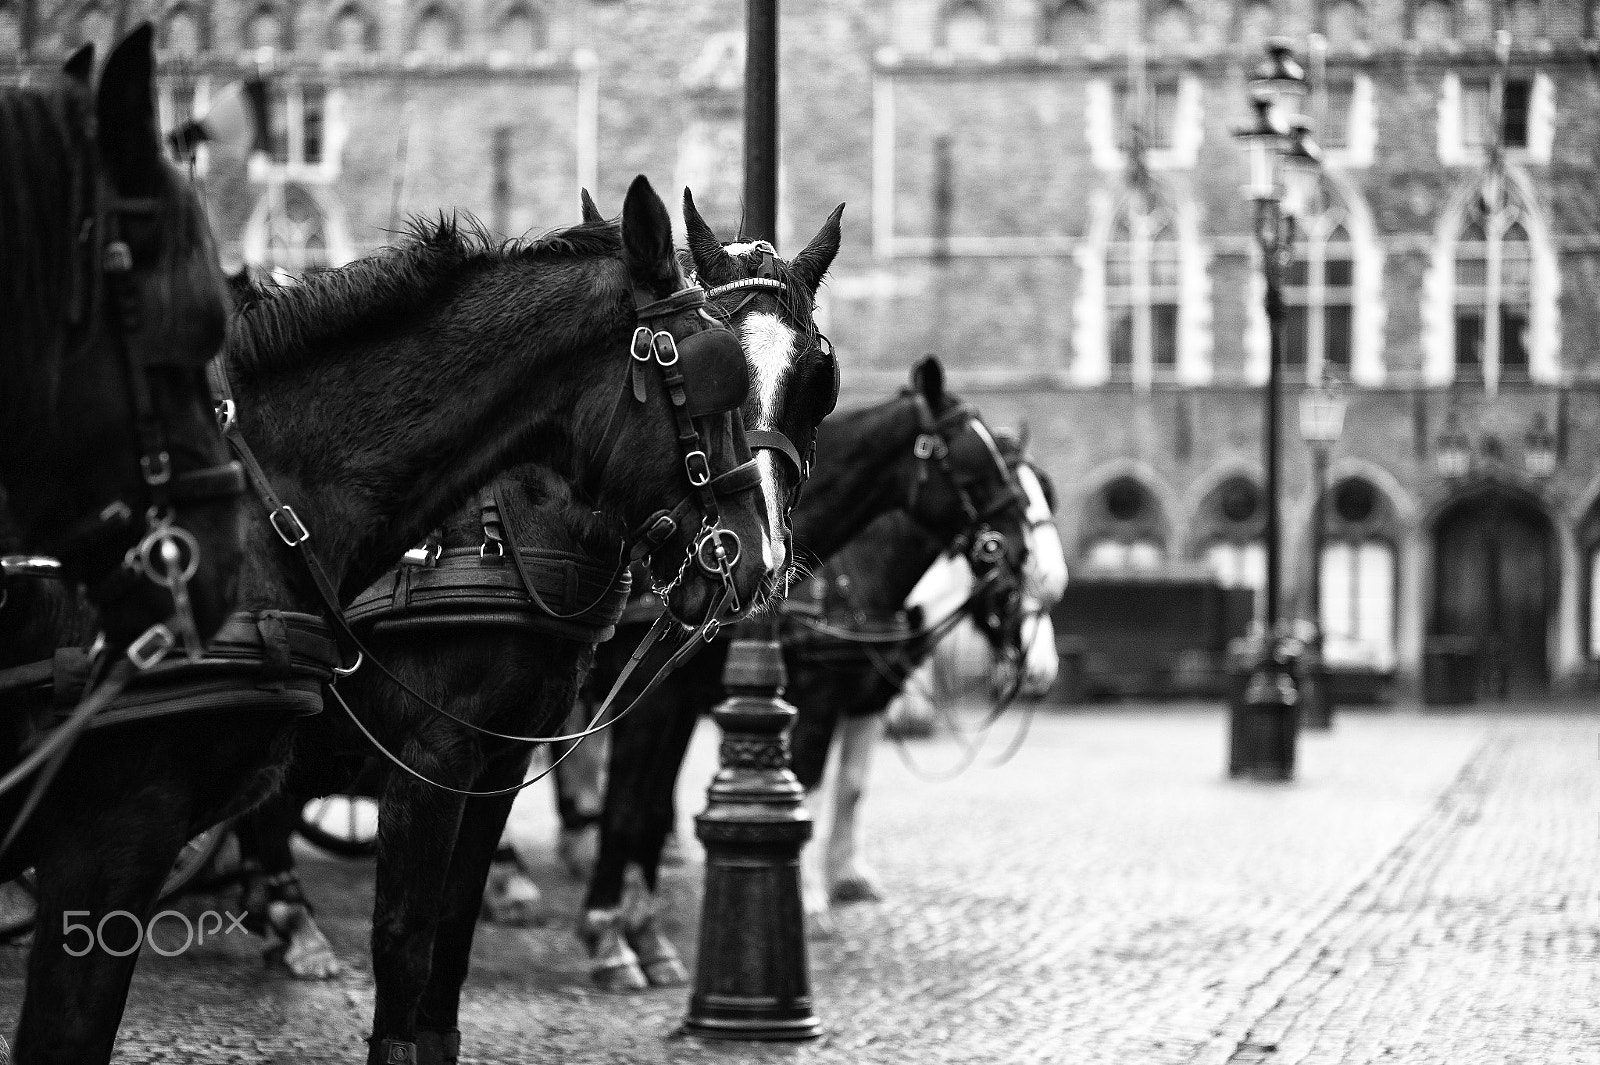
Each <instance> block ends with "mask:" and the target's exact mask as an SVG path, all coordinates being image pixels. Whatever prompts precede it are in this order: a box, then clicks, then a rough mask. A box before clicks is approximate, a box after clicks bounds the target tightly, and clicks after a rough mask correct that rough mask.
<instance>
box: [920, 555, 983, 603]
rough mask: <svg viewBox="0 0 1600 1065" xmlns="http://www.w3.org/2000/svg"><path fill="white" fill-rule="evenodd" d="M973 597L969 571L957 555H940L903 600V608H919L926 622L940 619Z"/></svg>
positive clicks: (969, 568) (970, 569)
mask: <svg viewBox="0 0 1600 1065" xmlns="http://www.w3.org/2000/svg"><path fill="white" fill-rule="evenodd" d="M971 595H972V567H971V566H969V565H967V560H966V559H965V558H962V557H961V556H960V555H954V556H952V555H940V556H939V558H938V559H937V560H936V561H935V562H934V564H933V565H931V566H929V567H928V572H926V573H924V574H923V575H922V579H921V580H920V581H918V582H917V586H916V587H915V588H913V589H911V594H910V595H908V596H907V597H906V606H908V607H913V606H919V607H921V608H922V615H923V617H925V618H942V617H944V616H945V615H947V614H949V613H951V612H952V611H955V610H958V609H959V608H960V607H961V604H962V603H965V602H966V601H967V598H968V597H969V596H971Z"/></svg>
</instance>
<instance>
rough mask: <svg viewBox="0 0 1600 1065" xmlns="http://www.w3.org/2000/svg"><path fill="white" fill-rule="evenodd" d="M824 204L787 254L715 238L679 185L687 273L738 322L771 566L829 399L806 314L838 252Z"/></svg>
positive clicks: (835, 391) (785, 542) (829, 364)
mask: <svg viewBox="0 0 1600 1065" xmlns="http://www.w3.org/2000/svg"><path fill="white" fill-rule="evenodd" d="M843 214H844V204H842V203H841V204H840V205H839V206H838V207H836V208H834V210H833V213H832V214H830V215H829V216H828V219H827V221H825V222H824V223H823V224H822V228H821V229H819V230H818V231H817V235H816V236H814V237H813V238H812V239H811V242H810V243H809V244H807V245H806V246H805V248H804V249H803V250H802V251H801V252H800V253H799V254H798V255H796V256H795V257H794V258H793V259H790V260H784V259H781V258H779V257H778V254H777V251H776V250H775V249H774V248H773V246H772V245H771V244H769V243H767V242H765V241H738V242H734V243H729V244H724V243H723V242H721V241H720V240H718V239H717V236H716V234H715V233H713V232H712V230H711V227H710V226H709V225H707V224H706V221H705V219H704V218H702V217H701V216H700V212H699V211H698V210H697V209H696V208H695V204H694V196H693V195H692V194H691V193H690V192H689V190H688V189H685V190H684V192H683V218H684V226H685V228H686V229H687V231H688V244H689V255H690V259H691V262H692V263H693V266H694V272H695V276H696V277H697V278H698V280H699V281H700V284H701V285H703V286H704V287H705V288H706V290H707V292H708V293H709V294H710V295H711V297H712V298H713V299H715V300H716V302H717V305H718V307H719V309H721V310H722V311H723V312H724V313H725V314H726V315H727V316H728V319H729V321H730V322H731V323H732V324H733V327H734V328H735V329H736V330H738V332H739V338H740V340H741V342H742V343H743V345H744V350H745V355H746V357H747V359H748V360H749V363H750V395H749V397H748V398H747V399H746V400H745V404H744V425H745V432H746V436H747V438H748V439H749V441H750V446H751V448H752V449H753V450H754V451H755V453H756V463H757V466H758V468H759V470H760V473H761V487H762V492H763V494H764V495H765V497H766V502H767V527H768V529H769V531H770V533H771V536H772V547H771V550H772V554H773V556H774V558H775V559H776V563H777V566H778V569H779V570H780V571H781V572H784V573H787V568H788V562H789V561H790V560H791V559H792V557H793V550H792V544H791V543H790V539H791V521H790V512H791V511H792V510H793V508H794V504H795V501H796V500H797V499H798V498H799V495H800V489H801V487H802V485H804V483H805V481H806V478H807V477H809V476H810V473H811V463H812V461H813V457H814V455H815V451H816V439H817V425H818V424H819V423H820V422H821V421H822V419H823V418H825V417H826V416H827V415H828V414H829V413H830V412H832V410H833V408H834V405H835V403H837V402H838V399H839V363H838V360H837V359H835V357H834V353H833V345H832V344H830V343H829V342H828V338H827V337H826V336H824V335H823V334H822V331H821V330H819V329H818V328H817V324H816V320H815V318H814V317H813V315H814V312H815V308H816V297H817V289H818V288H819V287H821V285H822V279H823V277H824V276H825V275H826V274H827V272H828V267H829V266H831V265H832V264H833V260H834V257H835V256H836V255H837V254H838V252H839V220H840V218H841V217H842V216H843Z"/></svg>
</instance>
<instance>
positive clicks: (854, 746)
mask: <svg viewBox="0 0 1600 1065" xmlns="http://www.w3.org/2000/svg"><path fill="white" fill-rule="evenodd" d="M998 442H999V443H1000V447H1001V452H1002V455H1003V457H1004V458H1005V460H1006V462H1007V464H1008V465H1010V466H1011V467H1012V468H1013V470H1014V471H1015V473H1016V476H1017V482H1018V485H1019V487H1020V488H1021V489H1022V492H1023V495H1024V497H1025V498H1026V500H1027V504H1028V505H1027V517H1028V522H1029V529H1028V555H1027V560H1026V562H1025V564H1024V567H1023V570H1022V572H1021V573H1020V574H1018V573H1016V572H1014V571H1011V570H1002V571H1001V572H1000V573H997V574H994V576H993V577H992V578H991V579H989V580H987V581H985V580H983V579H982V578H983V576H984V573H983V569H984V566H985V562H984V560H983V559H978V560H976V562H974V561H973V560H972V558H971V552H970V550H969V551H968V552H967V557H965V558H962V557H961V556H959V555H958V556H945V546H946V545H944V544H942V543H940V542H939V540H938V539H937V538H936V537H935V536H932V535H930V534H929V533H927V532H926V531H924V530H923V529H921V528H919V527H918V526H917V524H916V523H915V522H914V521H912V520H911V519H910V518H909V517H908V516H907V515H905V514H904V513H902V512H896V513H893V514H887V515H885V516H884V517H882V518H879V519H878V520H877V521H876V522H874V523H873V524H872V525H871V526H870V527H869V528H868V529H867V530H866V531H865V532H863V533H862V534H861V535H860V536H858V537H856V539H855V540H853V541H851V542H850V543H849V544H848V545H846V547H845V548H844V549H843V550H842V551H840V552H839V553H838V554H837V555H835V556H834V557H833V558H832V559H830V560H829V561H828V563H827V566H826V568H825V569H824V570H818V571H817V573H816V574H815V575H814V576H813V578H812V581H811V583H810V586H809V587H807V588H806V589H804V590H803V592H802V593H801V594H799V595H796V596H793V597H791V600H790V602H788V603H785V604H784V605H785V607H786V608H788V609H786V610H785V611H784V615H785V617H784V626H783V644H784V650H785V662H786V664H787V666H788V669H789V687H788V691H789V698H790V699H791V700H792V701H793V702H795V704H796V705H797V706H798V707H799V708H800V714H799V716H798V717H797V718H796V720H795V727H794V729H793V731H792V733H791V736H790V741H791V744H792V747H793V751H794V771H795V776H796V777H797V778H798V779H799V781H800V783H801V784H802V785H803V786H804V787H805V789H806V792H807V794H808V795H809V796H812V797H813V798H812V799H811V800H809V801H811V802H813V803H814V802H815V796H816V794H817V792H818V790H819V789H820V787H821V785H822V782H823V772H824V767H825V766H826V764H827V761H828V752H829V749H830V747H831V746H832V744H833V741H834V738H835V736H836V735H837V736H838V737H839V760H838V776H837V783H836V785H835V787H834V791H833V808H832V816H831V817H830V818H829V819H828V837H827V840H826V842H825V843H824V842H823V841H821V840H819V841H818V844H819V846H814V847H812V848H811V849H810V850H811V854H810V856H809V857H808V860H807V861H806V862H805V864H804V866H803V871H804V881H805V893H804V898H805V907H806V912H807V913H808V914H809V915H810V916H811V917H812V918H813V919H814V920H815V921H817V922H818V925H819V927H821V928H824V929H825V928H827V927H828V925H829V924H830V923H831V922H830V921H829V920H828V919H827V917H826V914H827V911H828V907H829V904H830V903H833V902H855V901H868V900H875V899H878V898H880V897H881V893H880V890H879V888H878V886H877V884H876V882H875V878H874V877H873V875H872V874H871V872H870V871H869V869H868V867H867V865H866V863H865V862H864V861H863V860H862V858H861V855H860V852H861V839H860V835H861V834H860V824H861V822H860V818H859V811H860V805H861V801H862V799H863V798H864V796H865V793H866V787H867V779H868V776H869V773H870V770H871V763H872V754H873V752H874V750H875V749H876V748H877V745H878V741H879V740H880V739H881V738H882V735H883V720H884V712H885V711H886V710H887V709H888V707H889V703H890V702H891V701H892V700H893V699H894V697H895V696H896V695H898V694H899V693H900V691H901V689H902V688H903V687H904V685H905V682H906V679H907V677H908V675H909V674H910V673H911V672H912V671H913V670H915V669H916V668H917V667H918V665H920V664H921V663H922V662H923V661H924V660H925V659H926V658H927V657H928V656H929V655H931V654H932V653H933V651H934V649H935V648H936V646H937V643H938V634H939V630H942V629H944V630H946V631H947V625H948V623H949V622H951V621H954V620H957V619H958V618H962V617H965V618H967V619H970V620H971V622H972V623H973V624H974V626H975V627H976V628H977V630H978V631H979V632H980V633H981V634H982V635H983V636H984V638H985V639H986V640H987V642H988V644H989V646H990V649H991V651H992V652H993V653H994V654H995V656H996V658H997V659H998V660H999V661H1000V662H1001V665H1002V668H1001V669H1000V670H999V671H998V672H997V674H996V681H997V684H996V687H997V690H996V691H995V693H994V694H995V696H996V698H997V699H999V700H1002V701H1001V702H997V703H996V708H1003V706H1004V705H1005V704H1004V700H1007V699H1009V698H1011V697H1016V696H1023V697H1027V698H1039V697H1041V696H1043V695H1044V694H1045V693H1046V692H1047V691H1049V689H1050V687H1051V685H1052V684H1053V683H1054V682H1055V676H1056V667H1057V663H1056V647H1055V632H1054V629H1053V628H1052V627H1051V626H1050V621H1049V619H1050V608H1051V607H1052V606H1054V605H1055V603H1056V601H1057V600H1059V599H1060V598H1061V593H1062V590H1063V589H1064V588H1065V585H1066V561H1065V557H1064V555H1063V554H1062V551H1061V543H1060V540H1059V538H1058V537H1057V536H1056V531H1055V527H1054V525H1053V524H1051V515H1052V513H1053V512H1054V509H1055V506H1054V494H1053V492H1052V490H1051V487H1050V482H1049V479H1048V478H1047V477H1046V476H1045V475H1044V474H1043V473H1041V472H1040V471H1038V470H1037V469H1035V468H1034V467H1033V466H1032V465H1031V464H1030V463H1028V462H1027V461H1026V459H1025V458H1024V457H1023V455H1022V452H1021V448H1020V446H1018V445H1015V444H1009V443H1008V442H1007V441H1005V440H1004V439H1003V438H1002V439H1000V440H999V441H998ZM941 556H945V557H944V558H941ZM930 570H931V572H930ZM1018 578H1020V579H1018ZM975 579H976V580H977V582H978V583H977V584H976V586H974V584H973V582H974V580H975ZM914 593H915V594H914ZM908 605H909V607H910V609H909V611H908V610H907V607H908ZM908 613H910V614H911V616H910V617H909V618H908V617H907V614H908ZM930 629H931V630H932V631H933V635H932V638H929V636H925V635H923V633H927V632H928V631H929V630H930ZM895 636H898V638H897V639H887V640H885V637H895ZM869 641H871V642H869ZM880 641H883V642H880ZM993 714H994V710H993V709H991V711H990V717H989V720H988V722H987V724H989V725H992V724H993V722H994V717H993ZM841 726H842V731H841ZM965 742H966V743H968V744H969V745H972V746H970V749H969V751H967V752H964V754H963V758H964V763H957V766H956V768H955V769H954V772H959V771H960V770H961V769H962V768H965V765H966V764H970V760H971V757H972V756H974V755H975V754H976V751H977V750H978V747H977V746H976V745H975V744H976V743H977V739H976V738H975V737H967V738H966V739H965ZM946 772H947V773H948V772H950V771H946ZM819 852H820V853H819ZM819 858H820V861H819V860H818V859H819Z"/></svg>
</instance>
